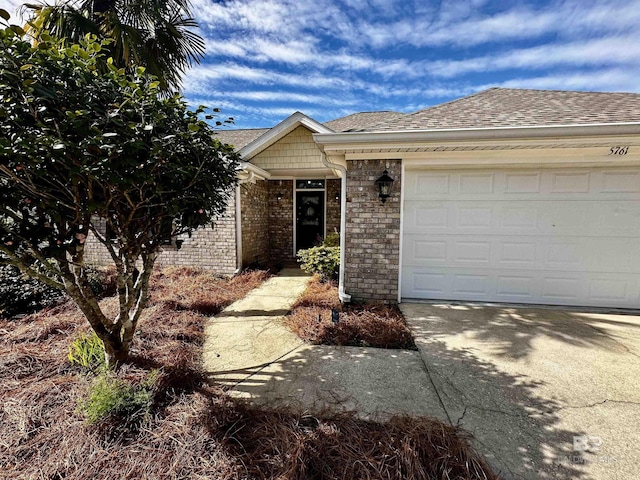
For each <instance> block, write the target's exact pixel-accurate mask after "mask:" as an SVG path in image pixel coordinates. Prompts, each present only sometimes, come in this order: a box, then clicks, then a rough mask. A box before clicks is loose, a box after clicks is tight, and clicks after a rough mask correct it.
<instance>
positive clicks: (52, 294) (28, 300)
mask: <svg viewBox="0 0 640 480" xmlns="http://www.w3.org/2000/svg"><path fill="white" fill-rule="evenodd" d="M2 260H3V258H1V256H0V261H2ZM63 295H64V294H63V292H61V291H60V290H58V289H57V288H53V287H50V286H49V285H46V284H44V283H42V282H40V281H38V280H36V279H35V278H31V277H28V276H27V275H24V274H23V273H22V272H21V271H20V270H19V269H18V268H17V267H14V266H12V265H0V317H5V318H9V317H13V316H14V315H19V314H26V313H32V312H35V311H38V310H40V309H42V308H44V307H48V306H50V305H54V304H56V303H57V302H58V301H60V298H61V297H62V296H63Z"/></svg>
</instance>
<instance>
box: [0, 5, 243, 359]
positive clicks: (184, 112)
mask: <svg viewBox="0 0 640 480" xmlns="http://www.w3.org/2000/svg"><path fill="white" fill-rule="evenodd" d="M0 16H3V17H4V18H7V17H8V15H7V14H6V12H4V11H3V10H0ZM21 33H23V32H22V29H21V28H20V27H6V28H3V29H1V30H0V43H1V45H0V98H1V99H2V102H0V254H2V256H3V257H4V259H5V263H10V264H13V265H15V266H17V267H19V268H20V269H21V270H22V271H23V272H25V273H27V274H28V275H30V276H32V277H35V278H37V279H39V280H41V281H42V282H44V283H46V284H48V285H51V286H55V287H57V288H60V289H63V290H64V291H65V292H66V293H67V294H68V295H69V296H70V297H71V298H72V299H73V300H74V301H75V302H76V303H77V305H78V307H79V308H80V310H81V311H82V313H83V314H84V315H85V317H86V318H87V320H88V321H89V324H90V325H91V327H92V328H93V330H94V331H95V332H96V334H97V335H98V336H99V337H100V339H101V340H102V341H103V343H104V347H105V352H106V356H107V360H108V363H109V365H111V366H114V365H116V364H118V363H120V362H123V361H125V360H126V358H127V355H128V352H129V347H130V344H131V341H132V338H133V334H134V332H135V329H136V324H137V322H138V319H139V318H140V314H141V312H142V309H143V308H144V307H145V304H146V300H147V291H148V285H149V278H150V275H151V272H152V269H153V266H154V262H155V260H156V256H157V252H158V249H159V246H160V244H161V243H162V240H163V239H164V238H166V232H165V231H164V229H163V225H167V224H170V225H172V235H178V234H182V233H190V232H191V231H192V230H193V229H195V228H198V227H200V226H203V225H207V224H210V223H211V222H212V221H213V220H214V219H215V218H216V217H217V216H219V215H220V214H221V213H222V212H223V211H224V209H225V206H226V202H227V199H228V197H229V194H230V193H231V191H232V187H233V186H234V185H235V183H236V176H235V173H236V168H237V165H238V157H237V155H236V154H235V153H234V152H233V149H232V148H231V147H230V146H228V145H223V144H221V143H220V142H219V141H218V140H216V139H214V138H213V135H212V133H213V132H212V130H211V128H210V127H209V125H208V124H207V123H206V122H205V121H204V120H201V119H200V118H199V116H201V115H202V114H203V112H204V107H199V108H198V109H197V110H195V111H189V110H188V109H187V106H186V103H185V101H184V100H183V99H182V98H181V97H180V96H178V95H174V96H172V97H169V98H166V97H161V96H159V95H158V87H159V83H158V81H157V80H155V79H154V78H153V77H151V76H148V75H146V74H145V73H144V69H143V68H138V69H137V70H136V71H135V72H134V73H133V74H132V75H128V74H126V73H125V71H124V69H119V68H117V67H115V66H114V65H112V64H111V62H107V65H109V66H110V68H109V69H108V72H107V73H106V74H102V73H99V70H98V68H97V63H98V62H99V61H100V60H101V58H102V56H103V50H104V45H105V42H104V41H102V42H100V41H97V39H96V38H95V37H91V36H88V37H86V38H85V39H83V40H82V41H81V43H80V44H74V45H64V44H63V43H62V42H61V41H59V40H55V39H52V38H50V37H48V36H45V35H43V36H42V42H41V43H40V44H39V45H37V47H34V46H32V45H31V44H30V43H28V42H25V41H24V40H23V39H22V38H21V35H20V34H21ZM209 117H211V116H209ZM217 123H220V122H217ZM97 219H102V220H101V221H98V220H97ZM105 221H106V223H107V226H108V228H109V230H110V231H111V232H112V235H111V236H115V239H111V238H106V235H105V232H104V230H103V229H102V228H101V223H103V222H105ZM90 234H92V235H95V237H96V238H97V239H98V240H99V241H100V242H101V243H102V244H103V245H104V246H105V248H107V250H108V251H109V254H110V255H111V258H112V260H113V263H114V265H115V268H116V272H117V288H118V299H119V313H118V314H117V316H116V317H115V318H107V317H106V316H105V314H104V313H103V312H102V310H101V309H100V306H99V304H98V302H97V300H96V297H95V296H94V294H93V292H92V290H91V288H90V286H89V283H88V280H87V271H86V268H85V261H84V256H85V240H86V238H87V236H88V235H90Z"/></svg>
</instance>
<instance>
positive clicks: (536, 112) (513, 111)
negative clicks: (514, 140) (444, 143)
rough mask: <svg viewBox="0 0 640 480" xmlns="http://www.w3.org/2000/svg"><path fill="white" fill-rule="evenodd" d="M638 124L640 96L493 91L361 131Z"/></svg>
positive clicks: (507, 89) (639, 120)
mask: <svg viewBox="0 0 640 480" xmlns="http://www.w3.org/2000/svg"><path fill="white" fill-rule="evenodd" d="M626 122H640V94H638V93H601V92H571V91H559V90H528V89H512V88H490V89H489V90H484V91H482V92H478V93H475V94H473V95H469V96H467V97H463V98H460V99H457V100H453V101H451V102H447V103H443V104H441V105H436V106H433V107H430V108H427V109H425V110H420V111H417V112H415V113H411V114H407V115H403V116H401V117H398V118H396V119H393V120H391V121H384V122H381V123H378V124H376V125H373V126H370V127H367V128H361V129H359V131H392V130H438V129H464V128H490V127H528V126H545V125H586V124H599V123H626Z"/></svg>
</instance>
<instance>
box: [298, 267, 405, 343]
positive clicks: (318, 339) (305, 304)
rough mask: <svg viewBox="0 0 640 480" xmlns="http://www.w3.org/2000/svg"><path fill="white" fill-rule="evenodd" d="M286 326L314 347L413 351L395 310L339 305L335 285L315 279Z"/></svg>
mask: <svg viewBox="0 0 640 480" xmlns="http://www.w3.org/2000/svg"><path fill="white" fill-rule="evenodd" d="M332 310H333V313H332ZM336 320H337V321H336ZM285 322H286V324H287V326H288V327H289V328H290V329H291V330H292V331H293V332H294V333H295V334H296V335H298V336H299V337H300V338H302V339H303V340H304V341H305V342H308V343H311V344H314V345H349V346H356V347H379V348H401V349H412V350H414V349H415V344H414V342H413V337H412V335H411V331H410V330H409V327H408V326H407V324H406V322H405V319H404V316H403V315H402V312H400V309H399V308H398V307H397V306H395V305H384V304H347V305H342V304H341V303H340V299H339V298H338V287H337V285H336V283H335V282H332V281H326V282H323V281H321V279H320V277H319V276H318V275H315V276H314V277H313V279H312V280H311V282H310V283H309V286H308V287H307V289H306V290H305V292H304V293H303V294H302V296H301V297H300V298H299V299H298V301H297V302H296V303H295V305H294V306H293V308H292V310H291V313H290V314H289V315H287V317H286V320H285Z"/></svg>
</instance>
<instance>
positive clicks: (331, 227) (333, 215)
mask: <svg viewBox="0 0 640 480" xmlns="http://www.w3.org/2000/svg"><path fill="white" fill-rule="evenodd" d="M340 185H341V181H340V180H327V220H326V221H327V235H329V234H330V233H332V232H339V231H340V198H338V199H337V200H336V195H338V196H339V195H340Z"/></svg>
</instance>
